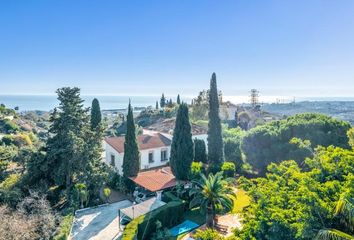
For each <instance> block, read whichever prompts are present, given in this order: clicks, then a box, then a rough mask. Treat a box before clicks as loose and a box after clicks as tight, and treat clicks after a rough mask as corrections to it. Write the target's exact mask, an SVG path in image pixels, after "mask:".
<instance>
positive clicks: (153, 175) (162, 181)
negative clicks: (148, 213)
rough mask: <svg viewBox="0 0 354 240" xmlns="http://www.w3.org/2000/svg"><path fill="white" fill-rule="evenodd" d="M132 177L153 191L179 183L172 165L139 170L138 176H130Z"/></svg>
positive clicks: (140, 184) (137, 182)
mask: <svg viewBox="0 0 354 240" xmlns="http://www.w3.org/2000/svg"><path fill="white" fill-rule="evenodd" d="M130 179H131V180H132V181H133V182H135V183H136V184H138V185H139V186H142V187H143V188H145V189H147V190H149V191H151V192H156V191H159V190H163V189H166V188H170V187H174V186H176V184H177V181H176V178H175V176H174V175H173V174H172V171H171V168H170V167H163V168H158V169H154V170H148V171H144V172H139V173H138V176H136V177H130Z"/></svg>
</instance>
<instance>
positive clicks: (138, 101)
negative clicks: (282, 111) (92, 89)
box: [0, 95, 354, 111]
mask: <svg viewBox="0 0 354 240" xmlns="http://www.w3.org/2000/svg"><path fill="white" fill-rule="evenodd" d="M81 98H82V99H83V100H84V105H85V106H86V107H89V106H91V102H92V100H93V99H94V98H97V99H98V100H99V102H100V106H101V109H102V110H114V109H125V108H127V106H128V103H129V100H130V101H131V103H132V106H133V107H148V106H152V107H155V105H156V101H159V100H160V96H141V95H140V96H108V95H101V96H93V95H89V96H88V95H86V96H85V95H82V96H81ZM166 98H167V99H170V96H166ZM171 98H172V100H173V101H176V99H175V98H176V97H175V96H174V97H172V96H171ZM192 98H193V97H192V96H181V99H182V101H184V102H187V103H190V102H191V100H192ZM248 99H249V97H248V96H223V100H224V101H230V102H232V103H236V104H237V103H246V102H248ZM295 99H296V101H297V102H298V101H354V97H297V98H295ZM279 100H280V101H281V102H285V103H286V102H291V101H293V100H294V97H289V96H261V97H260V102H262V103H273V102H274V103H276V102H279ZM0 103H2V104H5V105H6V106H7V107H9V108H15V107H18V108H19V111H34V110H39V111H50V110H53V109H54V108H55V107H57V106H58V105H59V101H58V100H57V96H56V95H0Z"/></svg>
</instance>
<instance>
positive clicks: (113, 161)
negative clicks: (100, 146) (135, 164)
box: [110, 154, 116, 167]
mask: <svg viewBox="0 0 354 240" xmlns="http://www.w3.org/2000/svg"><path fill="white" fill-rule="evenodd" d="M110 164H111V166H113V167H115V166H116V156H114V154H111V163H110Z"/></svg>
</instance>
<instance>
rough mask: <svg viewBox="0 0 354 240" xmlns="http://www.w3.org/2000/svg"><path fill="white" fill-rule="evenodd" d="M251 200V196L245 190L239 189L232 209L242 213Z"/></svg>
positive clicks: (233, 211) (234, 211)
mask: <svg viewBox="0 0 354 240" xmlns="http://www.w3.org/2000/svg"><path fill="white" fill-rule="evenodd" d="M250 201H251V199H250V197H249V196H248V195H247V193H246V192H245V191H244V190H242V189H237V192H236V199H234V207H233V209H232V213H241V212H242V210H243V209H244V208H245V207H247V206H248V205H250Z"/></svg>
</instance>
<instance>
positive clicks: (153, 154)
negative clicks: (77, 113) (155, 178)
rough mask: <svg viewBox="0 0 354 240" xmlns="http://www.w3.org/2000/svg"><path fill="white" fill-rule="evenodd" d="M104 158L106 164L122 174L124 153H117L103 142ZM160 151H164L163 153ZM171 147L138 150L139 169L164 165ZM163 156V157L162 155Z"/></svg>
mask: <svg viewBox="0 0 354 240" xmlns="http://www.w3.org/2000/svg"><path fill="white" fill-rule="evenodd" d="M104 148H105V158H104V161H105V163H106V164H108V165H111V166H113V165H114V167H115V169H116V170H117V172H118V173H119V174H123V157H124V153H119V152H118V151H117V150H115V149H114V148H113V147H112V146H111V145H109V144H107V143H105V144H104ZM161 152H165V153H164V154H163V155H162V154H161ZM170 153H171V147H170V146H168V147H160V148H151V149H145V150H140V169H141V170H144V169H150V168H154V167H159V166H164V165H166V164H167V163H168V161H169V159H170ZM163 156H165V158H164V159H163V158H162V157H163Z"/></svg>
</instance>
